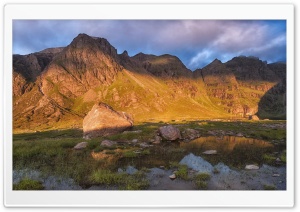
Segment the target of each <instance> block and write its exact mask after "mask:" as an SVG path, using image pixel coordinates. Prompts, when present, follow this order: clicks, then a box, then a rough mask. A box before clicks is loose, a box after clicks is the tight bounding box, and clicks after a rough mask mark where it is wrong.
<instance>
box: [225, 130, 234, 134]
mask: <svg viewBox="0 0 300 212" xmlns="http://www.w3.org/2000/svg"><path fill="white" fill-rule="evenodd" d="M226 135H234V132H232V131H228V132H226Z"/></svg>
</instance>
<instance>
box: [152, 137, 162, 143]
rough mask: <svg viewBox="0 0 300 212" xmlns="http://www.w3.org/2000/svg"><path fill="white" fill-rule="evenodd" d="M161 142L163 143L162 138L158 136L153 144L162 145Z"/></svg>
mask: <svg viewBox="0 0 300 212" xmlns="http://www.w3.org/2000/svg"><path fill="white" fill-rule="evenodd" d="M161 141H162V138H161V137H160V136H158V135H156V136H155V137H154V141H153V144H160V142H161Z"/></svg>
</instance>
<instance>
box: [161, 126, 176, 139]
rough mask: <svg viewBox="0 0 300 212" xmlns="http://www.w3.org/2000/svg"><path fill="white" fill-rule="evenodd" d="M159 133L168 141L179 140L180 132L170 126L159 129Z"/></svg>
mask: <svg viewBox="0 0 300 212" xmlns="http://www.w3.org/2000/svg"><path fill="white" fill-rule="evenodd" d="M159 133H160V135H161V136H162V137H163V138H164V139H166V140H169V141H175V140H177V139H179V138H181V135H180V130H179V129H178V128H176V127H174V126H172V125H167V126H162V127H160V128H159Z"/></svg>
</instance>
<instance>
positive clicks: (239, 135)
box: [236, 133, 244, 137]
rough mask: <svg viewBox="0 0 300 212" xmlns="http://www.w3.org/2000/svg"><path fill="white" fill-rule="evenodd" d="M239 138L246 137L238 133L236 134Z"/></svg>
mask: <svg viewBox="0 0 300 212" xmlns="http://www.w3.org/2000/svg"><path fill="white" fill-rule="evenodd" d="M236 136H237V137H244V135H243V134H242V133H238V134H236Z"/></svg>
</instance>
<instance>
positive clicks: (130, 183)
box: [90, 170, 149, 190]
mask: <svg viewBox="0 0 300 212" xmlns="http://www.w3.org/2000/svg"><path fill="white" fill-rule="evenodd" d="M90 180H91V182H92V183H93V184H99V185H106V186H107V185H110V186H112V185H113V186H118V188H119V189H120V190H144V189H147V188H148V187H149V182H148V181H147V180H146V179H145V176H144V173H143V172H137V173H135V174H133V175H129V174H126V173H114V172H111V171H110V170H97V171H94V172H93V173H92V174H91V177H90Z"/></svg>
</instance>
